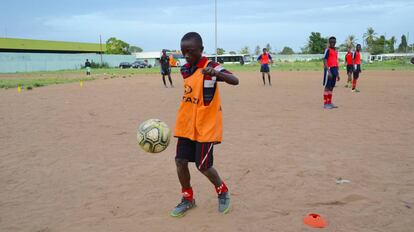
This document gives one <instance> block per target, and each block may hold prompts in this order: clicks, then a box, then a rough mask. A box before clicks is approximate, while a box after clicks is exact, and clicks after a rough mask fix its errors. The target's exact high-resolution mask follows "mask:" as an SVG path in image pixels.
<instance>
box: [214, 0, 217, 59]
mask: <svg viewBox="0 0 414 232" xmlns="http://www.w3.org/2000/svg"><path fill="white" fill-rule="evenodd" d="M214 18H215V21H214V37H215V38H214V43H215V48H216V49H215V54H216V55H215V58H214V60H215V62H217V0H214Z"/></svg>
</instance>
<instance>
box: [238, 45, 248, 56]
mask: <svg viewBox="0 0 414 232" xmlns="http://www.w3.org/2000/svg"><path fill="white" fill-rule="evenodd" d="M240 54H250V49H249V47H248V46H244V47H243V48H242V49H241V50H240Z"/></svg>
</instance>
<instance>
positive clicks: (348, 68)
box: [346, 64, 354, 74]
mask: <svg viewBox="0 0 414 232" xmlns="http://www.w3.org/2000/svg"><path fill="white" fill-rule="evenodd" d="M353 72H354V65H353V64H348V65H347V66H346V73H347V74H352V73H353Z"/></svg>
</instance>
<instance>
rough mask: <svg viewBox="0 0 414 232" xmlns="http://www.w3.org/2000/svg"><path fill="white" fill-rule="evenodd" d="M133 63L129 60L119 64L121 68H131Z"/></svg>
mask: <svg viewBox="0 0 414 232" xmlns="http://www.w3.org/2000/svg"><path fill="white" fill-rule="evenodd" d="M131 66H132V65H131V63H129V62H121V63H120V64H119V68H131Z"/></svg>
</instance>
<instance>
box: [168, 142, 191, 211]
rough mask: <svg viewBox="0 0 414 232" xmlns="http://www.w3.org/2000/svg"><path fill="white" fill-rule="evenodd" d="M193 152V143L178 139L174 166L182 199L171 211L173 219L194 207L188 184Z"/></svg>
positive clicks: (189, 184)
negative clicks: (189, 163)
mask: <svg viewBox="0 0 414 232" xmlns="http://www.w3.org/2000/svg"><path fill="white" fill-rule="evenodd" d="M194 152H195V144H194V142H193V141H191V140H188V139H182V138H179V139H178V141H177V154H176V157H175V165H176V167H177V176H178V179H179V181H180V184H181V192H182V199H181V202H180V203H179V204H178V205H177V206H176V207H175V208H174V209H173V210H172V211H171V213H170V215H171V216H173V217H182V216H184V214H185V213H186V212H187V211H188V210H189V209H192V208H194V207H195V206H196V205H195V200H194V197H193V189H192V187H191V183H190V180H191V176H190V171H189V169H188V162H189V161H194Z"/></svg>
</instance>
